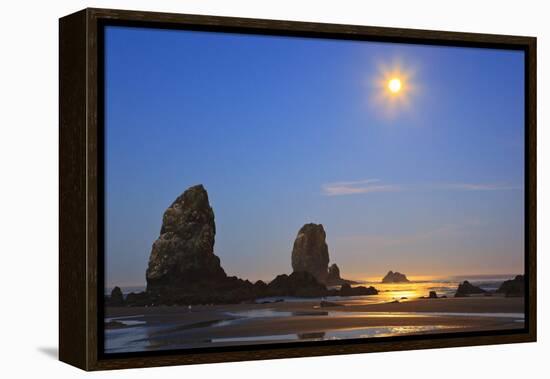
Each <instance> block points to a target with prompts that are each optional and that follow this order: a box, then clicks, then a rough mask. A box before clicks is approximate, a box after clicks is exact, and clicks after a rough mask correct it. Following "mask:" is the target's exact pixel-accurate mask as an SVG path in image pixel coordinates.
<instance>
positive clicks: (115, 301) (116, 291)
mask: <svg viewBox="0 0 550 379" xmlns="http://www.w3.org/2000/svg"><path fill="white" fill-rule="evenodd" d="M108 304H109V305H110V306H112V307H120V306H123V305H124V296H123V295H122V290H121V289H120V287H115V288H113V290H112V291H111V296H110V297H109V299H108Z"/></svg>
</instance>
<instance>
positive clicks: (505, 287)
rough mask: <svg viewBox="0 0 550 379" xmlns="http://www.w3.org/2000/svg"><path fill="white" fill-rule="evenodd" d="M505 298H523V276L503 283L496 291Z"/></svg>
mask: <svg viewBox="0 0 550 379" xmlns="http://www.w3.org/2000/svg"><path fill="white" fill-rule="evenodd" d="M497 293H503V294H504V295H505V296H506V297H520V296H525V280H524V278H523V275H517V276H516V277H515V278H514V279H511V280H506V281H504V282H503V283H502V284H501V285H500V287H499V288H498V290H497Z"/></svg>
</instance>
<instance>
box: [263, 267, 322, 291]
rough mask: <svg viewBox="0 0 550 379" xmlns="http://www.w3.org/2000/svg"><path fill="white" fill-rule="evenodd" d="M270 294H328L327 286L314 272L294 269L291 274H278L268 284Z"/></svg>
mask: <svg viewBox="0 0 550 379" xmlns="http://www.w3.org/2000/svg"><path fill="white" fill-rule="evenodd" d="M267 294H268V296H303V297H316V296H326V294H327V288H326V287H325V285H324V284H322V283H320V282H319V281H318V280H317V278H315V276H313V274H311V273H309V272H307V271H294V272H293V273H292V274H290V275H286V274H282V275H279V276H277V277H276V278H275V279H273V280H272V281H271V282H270V283H269V284H268V285H267Z"/></svg>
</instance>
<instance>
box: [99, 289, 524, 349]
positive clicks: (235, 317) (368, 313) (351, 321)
mask: <svg viewBox="0 0 550 379" xmlns="http://www.w3.org/2000/svg"><path fill="white" fill-rule="evenodd" d="M337 303H339V304H341V306H334V307H326V308H325V307H323V308H321V307H319V304H320V303H319V301H318V300H317V301H303V302H281V303H270V304H237V305H210V306H208V305H205V306H194V307H181V306H174V307H128V308H107V309H106V317H107V318H113V317H115V318H116V319H117V320H120V321H121V322H126V321H128V320H132V321H133V322H134V324H136V325H129V326H128V327H125V328H122V329H119V330H108V331H107V333H106V347H107V351H109V349H112V350H111V351H123V350H124V344H127V345H128V346H132V348H131V349H133V350H152V349H153V350H154V349H173V348H187V347H205V346H220V345H233V344H241V345H242V344H243V343H248V344H250V343H253V344H255V343H273V342H289V341H296V340H319V339H342V338H359V337H381V336H387V335H408V334H425V333H428V334H431V333H448V332H465V331H480V330H483V331H485V330H508V329H518V328H523V327H524V322H523V316H522V314H523V312H524V304H523V298H503V297H478V298H447V299H419V300H411V301H405V302H401V303H385V304H364V305H361V304H353V305H349V304H348V305H345V304H346V302H345V301H341V302H337ZM136 328H137V329H136ZM133 329H135V331H136V332H137V331H138V330H139V331H140V333H141V334H140V336H139V338H138V337H136V338H135V339H134V340H132V342H131V343H128V341H130V340H131V337H132V330H133ZM135 334H136V335H137V334H138V333H135ZM121 336H124V337H125V338H124V339H123V338H122V337H121ZM117 338H118V339H117ZM120 349H122V350H120Z"/></svg>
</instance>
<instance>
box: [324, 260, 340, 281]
mask: <svg viewBox="0 0 550 379" xmlns="http://www.w3.org/2000/svg"><path fill="white" fill-rule="evenodd" d="M342 280H343V279H342V278H341V277H340V268H339V267H338V265H337V264H336V263H333V264H331V265H330V267H329V268H328V274H327V284H328V285H333V283H334V284H341V283H340V282H341V281H342Z"/></svg>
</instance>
